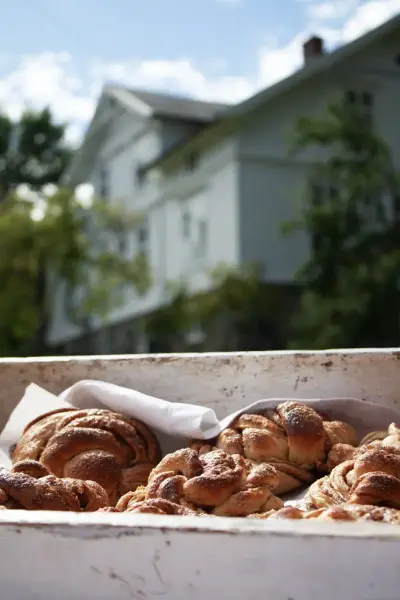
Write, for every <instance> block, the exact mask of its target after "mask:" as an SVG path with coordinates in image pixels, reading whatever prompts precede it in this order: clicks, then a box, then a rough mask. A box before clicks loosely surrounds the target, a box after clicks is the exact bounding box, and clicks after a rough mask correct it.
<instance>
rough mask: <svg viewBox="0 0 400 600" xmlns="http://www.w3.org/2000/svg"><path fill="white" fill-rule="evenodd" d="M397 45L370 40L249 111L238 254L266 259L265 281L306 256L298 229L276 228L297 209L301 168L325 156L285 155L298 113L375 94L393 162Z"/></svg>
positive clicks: (399, 143)
mask: <svg viewBox="0 0 400 600" xmlns="http://www.w3.org/2000/svg"><path fill="white" fill-rule="evenodd" d="M399 51H400V45H399V43H398V40H397V39H394V38H393V37H392V39H388V40H386V41H385V42H383V43H381V44H379V45H377V46H376V47H371V48H370V49H369V51H368V52H367V53H364V54H362V55H361V54H360V55H359V56H358V57H355V58H354V59H352V60H349V61H348V62H346V64H345V65H343V66H342V67H341V68H340V69H336V70H333V71H331V72H329V74H326V76H325V77H318V78H314V80H311V81H309V82H307V83H304V84H303V85H301V86H299V87H298V88H296V90H295V92H293V93H290V94H287V95H286V96H283V97H281V98H279V100H278V101H276V102H272V103H270V104H268V105H266V106H265V107H264V108H261V109H260V110H259V111H257V112H255V113H253V114H252V115H249V117H248V119H247V121H246V122H245V123H244V124H243V127H242V129H241V131H240V132H239V135H238V147H239V160H240V248H241V260H243V261H248V260H257V261H261V262H263V263H264V265H265V270H266V276H267V278H268V279H270V280H272V281H290V280H291V279H292V278H293V275H294V274H295V272H296V270H297V268H298V267H299V266H300V265H301V264H303V263H304V261H305V260H306V259H307V257H308V252H309V242H308V240H307V239H306V236H305V235H302V234H296V235H293V236H283V235H282V234H281V227H282V224H283V223H284V222H287V221H291V220H292V219H293V218H294V217H295V216H296V212H297V211H298V209H299V207H300V205H299V202H300V198H301V196H302V192H303V190H304V185H305V183H306V177H307V172H308V168H309V167H310V166H311V165H312V164H313V163H315V162H316V161H320V160H322V159H323V158H324V156H326V154H324V153H322V152H321V151H320V149H317V148H316V149H309V150H307V151H306V152H302V153H298V154H297V155H295V156H289V155H288V148H289V146H290V142H291V139H293V138H292V136H293V130H294V126H295V124H296V122H297V120H298V119H299V118H300V117H303V116H304V117H312V116H319V115H323V114H324V111H325V108H326V106H327V105H328V103H330V102H331V101H334V100H336V99H338V98H340V97H341V95H342V93H343V91H345V90H346V89H358V90H365V91H368V92H370V93H372V94H373V96H374V113H373V114H374V122H375V126H376V130H377V132H378V134H379V135H380V136H381V137H382V138H383V139H384V140H385V142H386V143H387V144H388V145H389V147H390V149H391V152H392V157H393V160H394V162H395V164H396V165H397V166H400V104H399V102H398V99H399V97H400V67H399V66H397V65H396V64H395V62H394V57H395V56H396V53H397V54H398V53H399Z"/></svg>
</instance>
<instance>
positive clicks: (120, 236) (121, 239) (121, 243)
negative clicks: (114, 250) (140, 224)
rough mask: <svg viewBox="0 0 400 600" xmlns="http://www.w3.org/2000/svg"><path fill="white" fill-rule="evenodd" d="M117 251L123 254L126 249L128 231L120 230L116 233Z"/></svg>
mask: <svg viewBox="0 0 400 600" xmlns="http://www.w3.org/2000/svg"><path fill="white" fill-rule="evenodd" d="M117 245H118V252H119V253H120V254H122V255H125V254H126V253H127V251H128V232H127V231H126V230H124V229H123V230H121V231H119V232H118V233H117Z"/></svg>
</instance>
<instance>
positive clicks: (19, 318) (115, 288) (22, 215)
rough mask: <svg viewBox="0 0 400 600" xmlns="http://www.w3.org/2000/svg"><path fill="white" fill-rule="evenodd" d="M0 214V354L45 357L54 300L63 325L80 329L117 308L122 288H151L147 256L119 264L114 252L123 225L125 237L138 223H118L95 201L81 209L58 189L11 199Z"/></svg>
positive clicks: (132, 220) (121, 259)
mask: <svg viewBox="0 0 400 600" xmlns="http://www.w3.org/2000/svg"><path fill="white" fill-rule="evenodd" d="M0 211H1V213H0V278H1V282H2V286H1V292H0V315H1V319H0V354H2V355H15V354H40V353H41V352H43V351H44V350H45V340H46V333H47V330H48V325H49V322H50V321H51V317H52V311H53V309H54V307H55V303H54V298H55V295H56V294H60V295H59V300H60V302H61V304H60V305H59V308H60V307H61V310H66V311H67V313H66V316H68V318H69V320H70V321H72V323H75V324H76V325H80V326H84V325H85V323H86V322H87V318H88V316H89V315H90V316H91V317H93V316H94V317H96V316H97V317H102V316H104V315H105V314H107V312H108V311H109V310H110V309H111V308H113V307H115V305H117V304H118V302H120V301H122V299H123V295H124V291H125V290H126V286H127V285H129V284H132V285H134V286H135V287H136V288H137V289H138V290H139V291H142V292H143V291H145V289H146V288H147V286H148V284H149V283H150V281H149V272H148V268H147V262H146V260H145V257H143V256H136V257H135V258H129V257H126V258H125V257H124V256H123V255H121V253H120V252H119V251H118V247H117V245H116V244H117V243H118V240H119V239H121V235H125V230H124V229H121V225H122V224H123V225H124V227H127V228H128V231H129V230H130V229H131V226H133V225H134V224H135V223H136V221H137V218H136V217H131V216H129V215H125V214H122V213H119V214H118V218H117V215H116V214H115V213H114V212H112V211H111V210H109V209H107V208H106V207H105V206H104V204H103V202H101V201H94V202H93V204H92V205H91V207H90V208H83V207H82V205H81V203H80V202H79V200H78V199H77V198H76V196H75V195H74V194H73V193H72V192H71V191H70V190H65V189H62V188H59V189H57V190H56V191H55V192H54V193H53V194H48V195H45V194H42V195H41V196H40V200H38V199H37V198H35V200H34V201H33V199H32V198H25V197H21V196H19V195H17V194H12V195H9V197H8V199H7V202H5V203H3V204H2V205H1V208H0ZM129 219H130V222H129ZM88 225H89V228H88ZM100 238H102V241H103V243H101V244H100V243H99V239H100ZM73 296H75V299H74V301H73V302H72V303H70V305H68V300H69V299H70V298H73Z"/></svg>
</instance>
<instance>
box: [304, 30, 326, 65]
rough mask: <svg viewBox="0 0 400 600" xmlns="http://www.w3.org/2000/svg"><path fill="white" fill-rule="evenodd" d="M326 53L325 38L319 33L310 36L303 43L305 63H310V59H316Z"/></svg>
mask: <svg viewBox="0 0 400 600" xmlns="http://www.w3.org/2000/svg"><path fill="white" fill-rule="evenodd" d="M323 54H324V40H323V39H322V38H320V37H318V36H317V35H313V36H312V37H310V39H309V40H307V42H305V43H304V44H303V56H304V63H305V64H308V63H309V61H310V60H314V59H315V58H318V57H319V56H322V55H323Z"/></svg>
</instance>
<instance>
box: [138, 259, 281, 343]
mask: <svg viewBox="0 0 400 600" xmlns="http://www.w3.org/2000/svg"><path fill="white" fill-rule="evenodd" d="M209 276H210V279H211V289H210V290H208V291H207V292H193V291H191V290H190V286H189V285H188V283H187V282H179V283H174V284H171V286H170V301H169V302H168V303H167V304H166V305H165V306H164V307H162V308H161V309H159V310H158V311H155V312H154V313H153V314H152V315H150V316H149V317H148V319H147V321H146V324H145V327H146V331H147V333H148V335H149V337H150V338H151V339H157V340H158V342H159V343H160V344H161V348H162V350H163V351H167V350H168V351H180V352H182V351H187V350H190V349H191V348H193V347H195V348H196V349H197V350H201V351H232V350H261V349H268V348H282V347H283V346H284V340H285V335H286V327H285V323H286V321H287V318H286V316H287V311H288V304H290V294H288V293H287V292H288V291H287V290H283V289H282V288H281V287H277V286H273V285H267V284H265V283H264V282H263V278H262V274H261V272H260V269H259V268H258V267H257V266H254V265H252V266H250V267H248V268H242V269H237V268H231V267H228V266H226V265H223V264H221V265H218V266H217V267H216V268H215V269H213V270H212V271H211V272H210V273H209ZM196 332H197V333H198V335H197V336H196ZM193 333H194V334H195V336H194V337H198V340H197V341H191V337H192V335H191V334H193Z"/></svg>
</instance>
